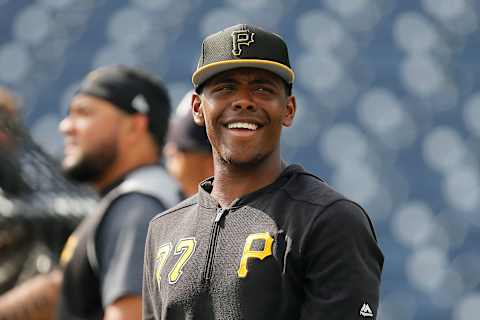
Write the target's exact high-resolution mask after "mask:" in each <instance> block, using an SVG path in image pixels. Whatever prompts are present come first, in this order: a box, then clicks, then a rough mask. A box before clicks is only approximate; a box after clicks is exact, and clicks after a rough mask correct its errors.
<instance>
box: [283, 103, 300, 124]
mask: <svg viewBox="0 0 480 320" xmlns="http://www.w3.org/2000/svg"><path fill="white" fill-rule="evenodd" d="M296 111H297V101H296V99H295V96H289V97H288V98H287V106H286V112H285V114H284V116H283V121H282V124H283V125H284V126H285V127H290V126H292V124H293V119H294V118H295V112H296Z"/></svg>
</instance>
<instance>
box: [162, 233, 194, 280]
mask: <svg viewBox="0 0 480 320" xmlns="http://www.w3.org/2000/svg"><path fill="white" fill-rule="evenodd" d="M196 246H197V241H196V240H195V238H185V239H180V240H179V241H178V243H177V246H176V247H175V253H174V254H175V255H179V254H181V256H180V258H179V259H178V261H177V263H175V265H174V266H173V269H172V271H170V273H169V274H168V282H169V283H171V284H173V283H176V282H177V281H178V279H179V278H180V276H181V275H182V273H183V271H182V269H183V267H184V266H185V264H186V263H187V262H188V260H189V259H190V257H191V256H192V254H193V252H194V251H195V247H196Z"/></svg>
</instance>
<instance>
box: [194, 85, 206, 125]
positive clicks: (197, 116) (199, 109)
mask: <svg viewBox="0 0 480 320" xmlns="http://www.w3.org/2000/svg"><path fill="white" fill-rule="evenodd" d="M192 114H193V120H194V121H195V123H196V124H197V125H199V126H202V127H204V126H205V119H204V118H203V105H202V98H201V97H200V95H199V94H197V93H194V94H193V95H192Z"/></svg>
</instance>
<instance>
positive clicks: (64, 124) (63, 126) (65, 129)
mask: <svg viewBox="0 0 480 320" xmlns="http://www.w3.org/2000/svg"><path fill="white" fill-rule="evenodd" d="M58 130H59V131H60V133H62V134H64V135H65V134H68V133H69V132H71V131H72V130H73V121H72V119H70V117H69V116H67V117H65V118H64V119H63V120H62V121H60V124H59V125H58Z"/></svg>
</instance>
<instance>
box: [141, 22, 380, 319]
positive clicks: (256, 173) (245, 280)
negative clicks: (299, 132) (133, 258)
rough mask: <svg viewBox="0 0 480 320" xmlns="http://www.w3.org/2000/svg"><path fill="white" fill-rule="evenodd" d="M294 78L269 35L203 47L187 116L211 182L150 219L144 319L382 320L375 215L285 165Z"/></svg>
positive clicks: (232, 30)
mask: <svg viewBox="0 0 480 320" xmlns="http://www.w3.org/2000/svg"><path fill="white" fill-rule="evenodd" d="M293 80H294V72H293V70H292V69H291V67H290V62H289V58H288V49H287V45H286V43H285V42H284V41H283V39H282V38H281V37H280V36H278V35H276V34H274V33H270V32H267V31H264V30H263V29H261V28H258V27H255V26H251V25H243V24H241V25H236V26H232V27H229V28H227V29H225V30H222V31H220V32H218V33H215V34H213V35H210V36H208V37H207V38H205V40H204V41H203V43H202V49H201V55H200V58H199V60H198V67H197V70H196V71H195V72H194V74H193V76H192V82H193V84H194V86H195V91H196V93H195V94H194V97H193V99H192V103H191V104H192V106H191V108H192V112H193V115H194V119H195V122H196V123H198V124H201V125H204V126H205V127H206V131H207V135H208V138H209V141H210V143H211V145H212V151H213V161H214V162H213V163H214V176H213V177H212V178H210V179H207V180H205V181H204V182H203V183H202V184H200V186H199V188H198V193H197V194H196V195H195V196H193V197H190V198H189V199H187V200H185V201H183V202H182V203H180V204H179V205H177V206H175V207H174V208H171V209H169V210H168V211H166V212H163V213H162V214H160V215H158V216H157V217H156V218H155V219H153V220H152V221H151V222H150V226H149V232H148V236H147V241H146V250H145V264H144V268H145V271H144V289H143V290H144V292H143V311H144V315H143V316H144V319H145V320H153V319H156V320H160V319H162V320H165V319H196V320H199V319H248V320H254V319H276V320H279V319H285V320H287V319H288V320H290V319H312V320H313V319H316V320H317V319H330V320H332V319H337V320H354V319H355V320H358V319H375V318H376V316H377V315H376V312H377V307H378V302H379V287H380V278H381V272H382V267H383V255H382V252H381V250H380V248H379V246H378V245H377V240H376V236H375V232H374V229H373V225H372V222H371V220H370V218H369V216H368V215H367V213H366V212H365V211H364V210H363V209H362V208H361V207H360V206H359V205H358V204H356V203H355V202H353V201H352V200H350V199H347V198H346V197H344V196H343V195H341V194H339V193H338V192H337V191H335V190H334V189H332V188H331V187H330V186H329V185H327V184H326V183H325V182H324V181H323V180H321V179H320V178H318V177H316V176H314V175H313V174H311V173H309V172H306V171H305V170H304V169H303V168H302V167H301V166H299V165H294V164H293V165H287V164H286V163H285V162H284V161H283V160H282V158H281V154H280V137H281V133H282V130H283V128H284V127H290V126H291V125H292V124H293V120H294V117H295V112H296V99H295V96H293V95H292V91H291V90H292V85H293Z"/></svg>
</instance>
